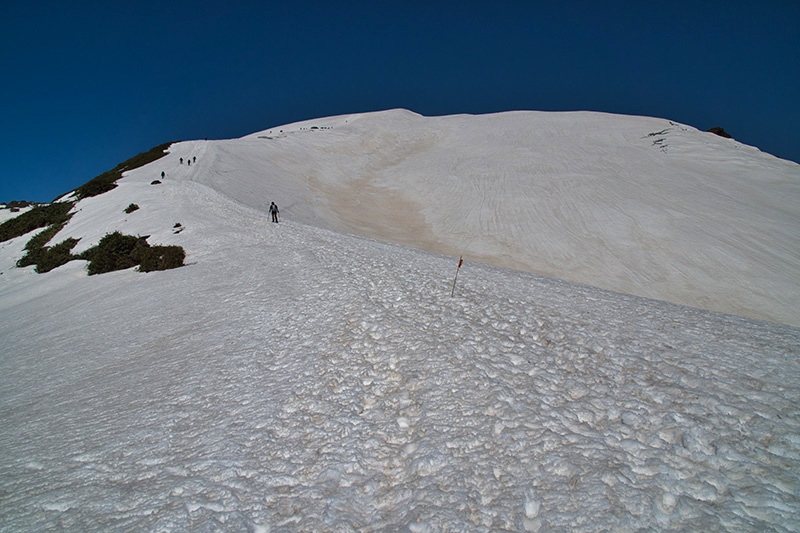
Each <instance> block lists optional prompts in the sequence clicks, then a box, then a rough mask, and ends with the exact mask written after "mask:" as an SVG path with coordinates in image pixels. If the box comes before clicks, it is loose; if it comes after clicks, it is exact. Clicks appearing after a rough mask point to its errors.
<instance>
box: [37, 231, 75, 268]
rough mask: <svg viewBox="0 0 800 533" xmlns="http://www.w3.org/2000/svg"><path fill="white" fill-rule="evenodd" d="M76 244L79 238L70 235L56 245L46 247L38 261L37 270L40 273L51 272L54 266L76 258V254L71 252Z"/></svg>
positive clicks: (56, 266)
mask: <svg viewBox="0 0 800 533" xmlns="http://www.w3.org/2000/svg"><path fill="white" fill-rule="evenodd" d="M76 244H78V239H74V238H72V237H70V238H69V239H66V240H64V241H61V242H60V243H58V244H56V245H55V246H51V247H48V248H44V249H43V250H44V251H43V253H42V254H41V256H40V257H39V258H38V260H37V261H36V272H38V273H39V274H43V273H45V272H50V271H51V270H53V269H54V268H58V267H60V266H61V265H65V264H67V263H69V262H70V261H72V260H73V259H75V256H73V255H72V253H70V252H71V251H72V249H73V248H75V245H76Z"/></svg>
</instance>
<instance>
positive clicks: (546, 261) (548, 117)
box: [170, 110, 800, 325]
mask: <svg viewBox="0 0 800 533" xmlns="http://www.w3.org/2000/svg"><path fill="white" fill-rule="evenodd" d="M174 150H175V153H176V154H184V155H187V154H195V153H201V154H202V156H201V159H200V161H199V164H200V168H194V167H192V168H191V169H188V168H186V167H184V168H181V169H180V170H182V171H184V172H189V171H190V176H185V177H186V178H188V179H192V180H196V181H198V182H200V183H204V184H207V185H209V186H211V187H212V188H214V189H216V190H219V191H221V192H223V193H225V194H227V195H229V196H231V197H232V198H234V199H236V200H238V201H240V202H243V203H245V204H246V205H250V206H252V207H256V208H259V209H264V208H265V204H267V205H268V203H269V201H272V200H274V201H276V202H277V203H278V205H279V206H281V208H282V213H283V215H284V217H285V218H286V219H290V220H295V221H299V222H303V223H307V224H313V225H316V226H319V227H324V228H328V229H333V230H336V231H342V232H349V233H354V234H357V235H362V236H367V237H372V238H376V239H379V240H382V241H386V242H394V243H398V244H403V245H407V246H412V247H415V248H420V249H424V250H428V251H434V252H439V253H446V254H449V255H454V256H458V255H462V254H463V255H465V257H467V258H469V259H472V260H475V261H480V262H484V263H488V264H494V265H499V266H505V267H510V268H515V269H521V270H526V271H529V272H534V273H539V274H544V275H547V276H551V277H557V278H559V279H565V280H569V281H575V282H579V283H585V284H589V285H593V286H597V287H602V288H606V289H611V290H615V291H621V292H625V293H628V294H634V295H639V296H645V297H650V298H656V299H661V300H666V301H670V302H674V303H680V304H684V305H690V306H693V307H699V308H703V309H710V310H715V311H722V312H727V313H734V314H739V315H743V316H748V317H753V318H763V319H767V320H772V321H777V322H782V323H788V324H793V325H800V318H798V316H800V315H798V313H797V310H798V309H799V308H800V283H798V280H800V209H798V205H800V165H797V164H796V163H792V162H789V161H783V160H780V159H777V158H775V157H773V156H770V155H768V154H764V153H762V152H760V151H758V150H757V149H755V148H752V147H749V146H745V145H742V144H740V143H737V142H736V141H733V140H730V139H723V138H721V137H718V136H716V135H713V134H710V133H705V132H700V131H697V130H696V129H694V128H691V127H688V126H684V125H681V124H676V123H673V122H670V121H668V120H663V119H656V118H646V117H630V116H619V115H608V114H602V113H589V112H582V113H540V112H513V113H502V114H495V115H483V116H447V117H432V118H431V117H422V116H419V115H416V114H414V113H411V112H409V111H403V110H395V111H388V112H382V113H369V114H363V115H349V116H342V117H332V118H325V119H319V120H313V121H307V122H302V123H298V124H292V125H288V126H282V127H278V128H273V129H271V130H266V131H263V132H259V133H255V134H253V135H249V136H247V137H245V138H243V139H235V140H231V141H225V142H210V143H197V142H191V143H182V144H181V145H178V146H176V147H175V149H174ZM178 168H179V167H178ZM178 168H176V167H174V166H173V167H172V168H171V169H170V170H172V171H173V172H177V173H176V175H175V178H176V179H183V178H184V174H182V173H181V172H180V171H179V170H178Z"/></svg>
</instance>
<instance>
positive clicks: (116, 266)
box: [80, 231, 186, 276]
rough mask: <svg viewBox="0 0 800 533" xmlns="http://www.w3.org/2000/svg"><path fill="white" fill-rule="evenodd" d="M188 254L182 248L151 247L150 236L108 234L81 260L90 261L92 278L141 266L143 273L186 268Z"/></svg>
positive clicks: (82, 256)
mask: <svg viewBox="0 0 800 533" xmlns="http://www.w3.org/2000/svg"><path fill="white" fill-rule="evenodd" d="M185 257H186V252H185V251H184V250H183V248H181V247H180V246H152V247H151V246H150V245H149V244H147V237H134V236H132V235H123V234H122V233H120V232H118V231H115V232H114V233H109V234H108V235H106V236H105V237H103V238H102V239H100V242H99V243H98V244H97V246H94V247H93V248H89V249H88V250H86V251H85V252H84V253H83V254H81V256H80V258H81V259H86V260H87V261H89V267H88V268H89V275H90V276H92V275H94V274H103V273H105V272H113V271H115V270H124V269H126V268H131V267H133V266H136V265H139V271H140V272H151V271H153V270H167V269H170V268H177V267H180V266H183V261H184V259H185Z"/></svg>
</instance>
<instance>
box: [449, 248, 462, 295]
mask: <svg viewBox="0 0 800 533" xmlns="http://www.w3.org/2000/svg"><path fill="white" fill-rule="evenodd" d="M463 262H464V256H463V255H462V256H461V257H459V258H458V268H456V277H454V278H453V290H452V291H450V297H451V298H452V297H453V296H454V295H455V293H456V280H457V279H458V271H459V270H461V264H462V263H463Z"/></svg>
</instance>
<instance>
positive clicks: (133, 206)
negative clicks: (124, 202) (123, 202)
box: [125, 204, 139, 214]
mask: <svg viewBox="0 0 800 533" xmlns="http://www.w3.org/2000/svg"><path fill="white" fill-rule="evenodd" d="M137 209H139V206H138V205H136V204H131V205H129V206H128V207H126V208H125V213H127V214H131V213H133V212H134V211H136V210H137Z"/></svg>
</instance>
